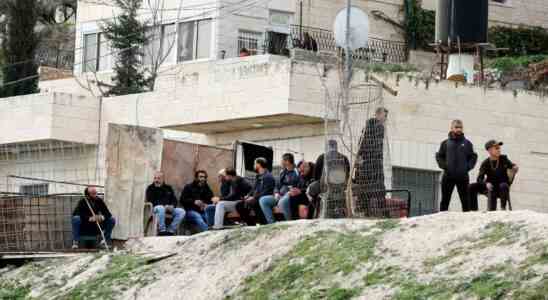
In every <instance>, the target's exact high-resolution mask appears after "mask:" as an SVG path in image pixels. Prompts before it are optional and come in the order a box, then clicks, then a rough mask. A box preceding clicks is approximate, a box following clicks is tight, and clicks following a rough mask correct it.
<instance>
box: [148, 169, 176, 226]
mask: <svg viewBox="0 0 548 300" xmlns="http://www.w3.org/2000/svg"><path fill="white" fill-rule="evenodd" d="M145 197H146V199H145V201H146V202H150V203H151V204H152V207H153V210H152V212H153V213H154V215H156V218H158V230H159V233H158V235H159V236H166V235H175V233H176V232H177V229H178V228H179V224H180V223H181V221H182V220H183V218H184V217H185V211H184V210H183V209H182V208H178V207H176V206H177V198H175V193H174V192H173V188H172V187H171V186H170V185H167V184H165V182H164V174H163V173H162V172H156V174H154V182H153V183H152V184H151V185H149V186H148V187H147V190H146V196H145ZM166 212H171V213H172V214H173V220H172V221H171V224H170V225H169V228H168V229H167V230H166Z"/></svg>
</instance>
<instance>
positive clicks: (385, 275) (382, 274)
mask: <svg viewBox="0 0 548 300" xmlns="http://www.w3.org/2000/svg"><path fill="white" fill-rule="evenodd" d="M399 270H400V268H399V267H393V266H389V267H386V268H382V269H377V270H375V271H373V272H370V273H367V275H365V277H364V278H363V280H364V282H365V286H375V285H378V284H389V283H390V282H391V281H392V280H391V278H392V276H393V275H394V274H395V273H396V272H398V271H399Z"/></svg>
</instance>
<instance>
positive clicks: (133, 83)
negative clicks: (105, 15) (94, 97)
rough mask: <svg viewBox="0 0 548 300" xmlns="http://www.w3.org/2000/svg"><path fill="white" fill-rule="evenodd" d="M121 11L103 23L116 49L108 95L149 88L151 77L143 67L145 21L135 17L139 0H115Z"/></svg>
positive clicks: (106, 33)
mask: <svg viewBox="0 0 548 300" xmlns="http://www.w3.org/2000/svg"><path fill="white" fill-rule="evenodd" d="M115 3H116V5H117V6H118V7H120V8H121V10H122V12H121V14H119V15H118V16H117V17H116V18H114V20H113V21H110V22H106V25H105V26H103V31H104V33H105V36H106V38H107V39H108V40H109V41H110V42H111V45H112V48H113V51H115V52H117V55H116V56H117V59H116V65H115V66H114V76H113V77H112V82H113V85H112V87H110V90H109V91H108V92H107V94H108V95H127V94H135V93H142V92H145V91H148V90H149V89H148V87H149V84H150V78H149V77H147V76H146V75H145V69H144V68H143V64H142V61H143V52H142V47H143V46H145V45H146V43H147V38H146V35H145V31H146V24H144V23H142V22H141V21H139V20H138V19H137V16H138V14H137V10H138V9H139V8H140V7H141V4H142V0H115Z"/></svg>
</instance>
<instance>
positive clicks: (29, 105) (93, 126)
mask: <svg viewBox="0 0 548 300" xmlns="http://www.w3.org/2000/svg"><path fill="white" fill-rule="evenodd" d="M98 120H99V101H98V100H97V99H94V98H91V97H84V96H76V95H71V94H63V93H41V94H32V95H26V96H19V97H11V98H6V99H4V101H2V102H1V103H0V128H1V129H2V134H1V135H0V144H8V143H17V142H30V141H39V140H49V139H53V140H61V141H71V142H79V143H85V144H96V143H97V142H98V140H97V130H98V127H97V124H98Z"/></svg>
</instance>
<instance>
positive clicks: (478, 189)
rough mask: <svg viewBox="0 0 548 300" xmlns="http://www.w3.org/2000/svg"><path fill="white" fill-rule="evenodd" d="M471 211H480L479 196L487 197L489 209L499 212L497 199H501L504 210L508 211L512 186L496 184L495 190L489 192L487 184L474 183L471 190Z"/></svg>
mask: <svg viewBox="0 0 548 300" xmlns="http://www.w3.org/2000/svg"><path fill="white" fill-rule="evenodd" d="M469 193H470V210H478V194H484V195H487V209H488V210H489V211H493V210H497V199H498V198H500V206H501V208H502V210H506V203H508V200H509V198H510V186H509V185H508V183H501V184H494V185H493V190H492V191H488V190H487V184H485V183H472V184H471V185H470V188H469Z"/></svg>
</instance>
